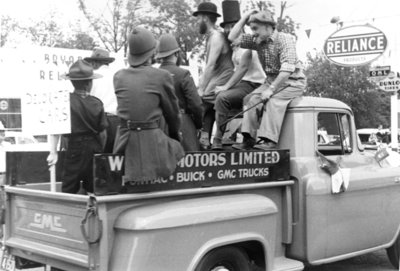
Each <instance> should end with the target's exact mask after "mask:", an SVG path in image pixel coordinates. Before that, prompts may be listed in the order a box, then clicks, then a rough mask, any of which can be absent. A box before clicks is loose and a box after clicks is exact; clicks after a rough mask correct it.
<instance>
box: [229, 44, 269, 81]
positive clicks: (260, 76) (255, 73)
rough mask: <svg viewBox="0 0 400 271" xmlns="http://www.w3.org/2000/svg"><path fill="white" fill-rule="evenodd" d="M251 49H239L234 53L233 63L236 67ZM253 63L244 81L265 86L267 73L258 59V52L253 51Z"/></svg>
mask: <svg viewBox="0 0 400 271" xmlns="http://www.w3.org/2000/svg"><path fill="white" fill-rule="evenodd" d="M246 50H249V49H243V48H237V49H235V50H234V51H233V54H232V61H233V64H234V65H235V67H237V66H238V65H239V62H240V59H241V58H242V55H243V53H244V52H245V51H246ZM251 54H252V55H251V63H250V65H249V69H248V70H247V72H246V74H245V75H244V76H243V78H242V80H244V81H249V82H253V83H259V84H263V83H264V82H265V78H266V76H265V72H264V70H263V68H262V66H261V63H260V60H259V58H258V54H257V51H254V50H252V51H251Z"/></svg>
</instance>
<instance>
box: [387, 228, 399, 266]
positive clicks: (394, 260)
mask: <svg viewBox="0 0 400 271" xmlns="http://www.w3.org/2000/svg"><path fill="white" fill-rule="evenodd" d="M386 253H387V255H388V257H389V261H390V263H391V264H392V265H393V266H394V267H395V268H396V269H399V256H400V237H399V236H398V237H397V239H396V241H395V242H394V243H393V245H392V246H391V247H389V248H387V249H386Z"/></svg>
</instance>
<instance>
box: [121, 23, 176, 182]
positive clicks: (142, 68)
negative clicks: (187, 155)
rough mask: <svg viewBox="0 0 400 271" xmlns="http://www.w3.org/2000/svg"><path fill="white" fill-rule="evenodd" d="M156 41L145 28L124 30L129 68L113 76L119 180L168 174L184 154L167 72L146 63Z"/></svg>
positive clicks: (149, 59) (157, 176) (171, 83)
mask: <svg viewBox="0 0 400 271" xmlns="http://www.w3.org/2000/svg"><path fill="white" fill-rule="evenodd" d="M156 44H157V42H156V39H155V38H154V36H153V34H152V33H151V32H150V31H148V30H146V29H144V28H140V27H138V28H135V29H134V30H133V32H132V33H131V34H130V35H129V54H128V62H129V65H130V67H129V68H127V69H122V70H120V71H118V72H117V73H116V74H115V75H114V89H115V94H116V95H117V102H118V107H117V114H118V116H119V117H120V119H121V125H120V127H119V135H117V138H116V140H115V145H114V153H124V154H125V176H124V179H125V180H126V181H129V182H132V181H133V182H135V181H136V182H141V181H148V180H154V179H157V178H160V177H162V178H166V177H169V176H170V175H171V174H172V173H173V172H174V171H175V168H176V165H177V163H178V161H179V160H180V159H181V158H182V157H183V155H184V151H183V148H182V146H181V144H180V142H179V141H180V140H181V134H180V126H181V117H180V113H179V106H178V99H177V98H176V96H175V94H174V84H173V80H172V76H171V74H170V73H169V72H167V71H165V70H162V69H157V68H153V67H152V66H151V62H152V58H153V56H154V52H155V49H156ZM165 124H167V125H168V130H167V131H166V132H164V131H165V130H166V129H165Z"/></svg>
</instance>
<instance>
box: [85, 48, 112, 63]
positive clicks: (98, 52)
mask: <svg viewBox="0 0 400 271" xmlns="http://www.w3.org/2000/svg"><path fill="white" fill-rule="evenodd" d="M84 60H86V61H103V62H107V63H111V62H113V61H114V60H115V58H114V57H110V52H109V51H107V50H106V49H103V48H94V50H93V52H92V55H91V56H90V57H85V58H84Z"/></svg>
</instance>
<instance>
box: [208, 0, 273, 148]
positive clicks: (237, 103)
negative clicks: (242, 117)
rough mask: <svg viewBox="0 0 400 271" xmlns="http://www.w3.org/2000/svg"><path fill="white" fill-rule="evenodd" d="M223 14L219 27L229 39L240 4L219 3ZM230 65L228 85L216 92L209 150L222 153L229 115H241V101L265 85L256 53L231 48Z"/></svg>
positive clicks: (227, 0)
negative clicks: (231, 66)
mask: <svg viewBox="0 0 400 271" xmlns="http://www.w3.org/2000/svg"><path fill="white" fill-rule="evenodd" d="M222 14H223V17H224V21H223V22H222V23H221V24H220V25H221V27H222V28H224V32H225V35H226V36H228V35H229V32H230V31H231V29H232V27H233V26H234V25H235V24H236V22H237V21H239V19H240V7H239V2H238V1H236V0H225V1H223V2H222ZM232 47H233V53H232V61H233V63H234V65H235V72H234V74H233V75H232V77H231V78H230V79H229V81H228V82H227V83H225V84H224V85H222V86H218V87H217V88H216V90H215V92H216V94H217V98H216V100H215V107H214V108H215V122H216V126H217V130H216V133H215V136H214V140H213V144H212V147H211V148H212V149H213V150H221V149H222V137H223V135H224V132H225V127H226V126H227V125H226V121H227V120H228V117H229V115H231V114H233V113H235V111H232V110H236V111H240V110H241V109H242V107H243V98H244V97H245V96H246V95H248V94H249V93H251V92H252V91H253V90H254V89H256V88H257V87H259V86H260V85H261V84H262V83H264V81H265V78H266V76H265V74H264V71H263V69H262V66H261V64H260V61H259V59H258V55H257V52H256V51H253V50H250V49H242V48H240V47H238V46H232Z"/></svg>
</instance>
